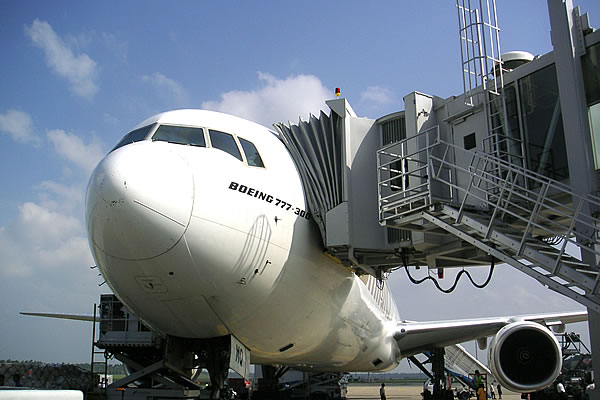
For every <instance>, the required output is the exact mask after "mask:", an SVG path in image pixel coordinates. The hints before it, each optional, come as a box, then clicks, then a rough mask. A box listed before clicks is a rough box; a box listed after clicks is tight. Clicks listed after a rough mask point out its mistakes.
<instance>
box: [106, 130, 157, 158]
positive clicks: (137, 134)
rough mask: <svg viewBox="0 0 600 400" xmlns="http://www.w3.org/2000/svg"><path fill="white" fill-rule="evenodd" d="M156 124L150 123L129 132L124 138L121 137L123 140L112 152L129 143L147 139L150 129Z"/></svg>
mask: <svg viewBox="0 0 600 400" xmlns="http://www.w3.org/2000/svg"><path fill="white" fill-rule="evenodd" d="M153 126H154V124H152V125H148V126H144V127H143V128H138V129H136V130H134V131H131V132H129V133H128V134H127V135H125V137H124V138H123V139H121V141H120V142H119V143H118V144H117V145H116V146H115V147H114V148H113V149H112V150H111V152H113V151H115V150H116V149H118V148H119V147H123V146H125V145H127V144H131V143H134V142H141V141H142V140H144V139H146V136H148V133H149V132H150V130H151V129H152V127H153Z"/></svg>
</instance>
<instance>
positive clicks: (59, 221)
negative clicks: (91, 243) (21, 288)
mask: <svg viewBox="0 0 600 400" xmlns="http://www.w3.org/2000/svg"><path fill="white" fill-rule="evenodd" d="M90 258H91V257H90V255H89V249H88V244H87V239H86V236H85V231H84V229H83V224H82V223H81V222H80V220H79V219H77V218H75V217H74V216H72V215H69V214H67V213H61V212H58V211H54V210H52V209H50V208H46V207H43V206H41V205H39V204H36V203H33V202H25V203H23V204H22V205H21V206H20V207H19V215H18V216H17V218H16V220H15V221H12V222H11V223H9V224H8V225H7V226H5V227H0V260H2V267H1V269H0V273H1V274H2V275H4V276H12V277H19V276H21V277H26V276H31V274H32V273H33V271H35V270H38V269H39V268H59V269H62V268H67V267H68V266H70V265H73V264H78V263H79V260H83V261H84V262H85V263H86V264H89V263H90V262H91V261H90ZM72 260H77V261H75V262H71V261H72Z"/></svg>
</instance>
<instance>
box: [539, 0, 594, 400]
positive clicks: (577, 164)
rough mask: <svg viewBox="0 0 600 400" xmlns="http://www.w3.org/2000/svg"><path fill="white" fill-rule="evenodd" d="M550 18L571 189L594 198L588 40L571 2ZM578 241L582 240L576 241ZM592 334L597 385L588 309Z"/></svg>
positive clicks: (560, 1) (552, 7)
mask: <svg viewBox="0 0 600 400" xmlns="http://www.w3.org/2000/svg"><path fill="white" fill-rule="evenodd" d="M547 1H548V12H549V14H550V26H551V37H552V45H553V47H554V59H555V62H556V75H557V80H558V88H559V94H560V104H561V111H562V117H563V126H564V131H565V132H568V133H569V134H568V135H565V145H566V150H567V159H568V164H569V175H570V176H569V179H570V184H571V186H572V187H573V188H574V189H575V190H576V191H578V192H581V193H586V194H593V193H595V192H596V191H597V189H598V188H597V187H596V186H595V175H594V172H595V171H594V161H593V155H592V150H591V149H592V144H591V135H590V125H589V121H588V107H587V101H586V97H585V86H584V81H583V72H582V69H581V56H582V55H584V54H585V52H586V48H585V39H584V34H583V30H582V26H581V20H580V17H579V9H578V8H577V9H574V8H573V2H572V0H547ZM582 211H583V215H587V216H591V215H593V214H594V213H596V212H598V211H599V210H592V209H586V210H582ZM589 230H590V228H589V227H586V226H585V225H583V224H578V225H577V226H576V231H577V232H578V233H580V234H583V236H590V234H592V233H593V232H588V231H589ZM577 240H578V241H579V237H578V238H577ZM582 256H583V257H584V259H583V261H584V262H585V263H587V264H589V265H591V266H596V272H600V271H598V269H597V268H598V267H597V266H598V262H599V261H600V260H597V259H596V258H597V257H594V256H593V255H592V254H591V253H590V252H582ZM588 315H589V322H588V326H589V332H590V342H591V347H592V357H593V362H592V364H593V368H594V376H595V379H596V381H597V380H598V379H599V377H600V314H598V313H596V312H595V311H593V310H592V309H589V308H588ZM590 398H591V399H592V400H600V388H599V387H598V385H596V389H595V390H594V391H593V392H592V393H590Z"/></svg>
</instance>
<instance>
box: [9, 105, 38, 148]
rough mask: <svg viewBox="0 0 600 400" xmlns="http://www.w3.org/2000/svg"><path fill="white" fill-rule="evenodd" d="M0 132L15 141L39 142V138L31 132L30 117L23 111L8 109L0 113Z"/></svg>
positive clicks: (36, 143) (31, 122)
mask: <svg viewBox="0 0 600 400" xmlns="http://www.w3.org/2000/svg"><path fill="white" fill-rule="evenodd" d="M0 132H2V133H4V134H8V135H10V136H11V137H12V138H13V140H15V141H16V142H20V143H33V144H34V145H36V146H37V145H39V144H40V139H39V138H38V137H37V136H35V135H34V134H33V121H32V120H31V117H30V116H29V114H27V113H26V112H23V111H19V110H8V111H7V112H6V113H5V114H0Z"/></svg>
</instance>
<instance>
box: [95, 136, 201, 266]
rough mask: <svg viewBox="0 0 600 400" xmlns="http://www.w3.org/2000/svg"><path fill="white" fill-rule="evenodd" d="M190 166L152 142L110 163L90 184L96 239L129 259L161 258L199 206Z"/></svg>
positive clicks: (115, 154) (122, 150) (119, 154)
mask: <svg viewBox="0 0 600 400" xmlns="http://www.w3.org/2000/svg"><path fill="white" fill-rule="evenodd" d="M193 192H194V181H193V176H192V172H191V170H190V167H189V165H188V164H187V163H186V162H185V160H183V159H182V158H181V157H179V156H178V155H176V154H174V153H173V152H171V151H169V150H167V149H165V147H164V146H160V145H159V146H157V145H154V144H153V143H152V142H146V143H137V144H132V145H128V146H124V147H122V148H120V149H118V150H116V151H114V152H112V153H110V154H109V155H108V156H106V157H105V158H104V160H102V161H101V162H100V164H99V165H98V166H97V167H96V169H95V170H94V172H93V174H92V176H91V178H90V182H89V184H88V191H87V198H86V221H87V228H88V233H89V237H90V240H91V241H92V242H93V244H94V245H95V246H96V247H97V248H99V249H100V250H101V251H103V252H104V253H106V254H108V255H110V256H112V257H116V258H120V259H126V260H140V259H148V258H152V257H156V256H158V255H160V254H163V253H165V252H167V251H168V250H169V249H171V248H172V247H173V246H174V245H175V244H177V242H178V241H179V240H180V239H181V237H182V236H183V234H184V232H185V230H186V229H187V226H188V224H189V221H190V218H191V214H192V207H193Z"/></svg>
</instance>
